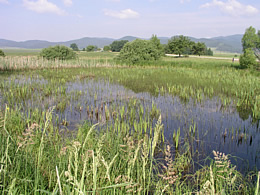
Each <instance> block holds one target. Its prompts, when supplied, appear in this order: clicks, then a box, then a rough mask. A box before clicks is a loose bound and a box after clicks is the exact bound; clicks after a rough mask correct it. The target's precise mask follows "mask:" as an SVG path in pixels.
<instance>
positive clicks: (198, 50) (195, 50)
mask: <svg viewBox="0 0 260 195" xmlns="http://www.w3.org/2000/svg"><path fill="white" fill-rule="evenodd" d="M206 53H207V47H206V45H205V43H201V42H198V43H194V44H193V45H192V54H194V55H199V56H200V55H205V54H206Z"/></svg>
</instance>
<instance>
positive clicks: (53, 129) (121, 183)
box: [0, 52, 260, 195]
mask: <svg viewBox="0 0 260 195" xmlns="http://www.w3.org/2000/svg"><path fill="white" fill-rule="evenodd" d="M36 53H37V52H35V53H33V54H32V55H31V54H30V53H28V56H29V57H28V56H27V54H26V53H23V54H21V55H19V54H20V53H16V54H15V53H13V54H10V56H8V54H7V57H6V58H5V59H3V58H1V59H0V69H1V72H0V74H1V76H0V102H1V112H0V121H1V122H0V129H1V131H0V191H1V192H2V194H255V195H256V194H258V193H259V177H260V172H258V171H259V170H257V169H254V170H249V171H248V172H246V173H245V174H242V173H240V172H239V171H238V170H237V168H236V167H235V165H233V164H231V162H230V158H231V156H230V155H229V154H224V153H221V152H218V151H215V150H214V151H212V153H211V156H208V157H207V158H206V159H205V161H208V163H205V164H203V165H202V162H195V161H194V159H193V154H192V152H191V151H192V147H193V142H194V140H198V137H197V135H198V131H199V130H197V129H196V125H194V123H187V128H186V129H185V130H183V131H184V132H180V130H177V129H176V131H174V132H173V133H172V135H171V139H172V140H173V142H172V143H169V142H167V141H166V138H165V137H164V129H165V128H166V127H164V125H163V120H164V115H165V113H161V111H160V110H159V109H158V108H157V107H156V106H155V105H154V104H153V103H151V102H149V103H148V104H149V106H148V107H145V106H144V105H145V104H142V101H144V100H143V99H142V98H141V99H137V98H135V97H134V96H133V95H132V94H131V93H130V92H129V93H130V94H129V95H124V94H125V93H126V92H125V91H123V89H121V88H120V86H124V87H125V88H126V89H129V90H131V91H133V92H134V93H136V94H138V93H143V92H147V93H148V94H151V96H152V97H158V96H163V95H164V94H168V95H170V96H172V97H175V96H176V97H178V98H180V99H181V100H182V101H183V102H184V104H185V102H186V104H187V101H188V100H189V99H192V100H194V101H195V102H197V103H200V102H204V101H207V100H208V99H212V98H214V97H216V98H218V100H219V104H220V107H222V108H227V107H228V106H231V105H235V108H236V109H237V110H239V111H240V112H241V113H243V116H244V115H247V116H245V118H252V123H259V119H260V85H259V83H260V77H259V73H257V72H253V71H248V70H241V69H239V64H238V62H234V63H232V62H230V60H216V59H197V58H174V57H164V58H163V59H161V60H160V61H158V62H147V63H145V64H141V65H139V66H134V67H129V66H128V65H127V64H118V63H117V62H116V61H114V60H113V58H114V56H116V54H114V53H105V52H102V53H87V52H79V53H78V57H79V58H78V59H77V60H71V61H47V60H44V59H40V58H37V55H36ZM29 54H30V55H29ZM101 81H102V82H103V83H104V84H102V82H101ZM89 82H90V83H91V82H93V83H91V84H90V85H88V83H89ZM95 82H97V83H101V84H99V85H97V86H96V88H94V87H93V86H95ZM110 83H111V84H110ZM112 83H113V84H117V85H119V86H117V85H116V87H115V90H116V93H115V94H114V92H115V91H113V90H112V88H113V87H112ZM81 85H82V86H84V85H86V86H87V88H84V87H82V88H81V87H79V86H81ZM106 90H108V91H107V92H106V96H104V95H102V94H103V93H102V92H103V91H106ZM122 93H123V95H122ZM126 94H127V93H126ZM115 101H118V102H119V103H118V104H115V103H114V102H115ZM72 102H74V103H73V104H72ZM67 112H71V113H73V116H74V115H76V114H77V115H79V116H80V117H82V116H84V117H85V115H83V113H86V115H87V117H86V120H85V122H84V123H83V124H76V125H75V126H73V127H74V128H73V129H68V127H69V126H70V124H69V123H72V122H73V120H69V119H68V118H66V117H67V115H66V113H67ZM81 115H82V116H81ZM71 117H72V116H71ZM71 121H72V122H71ZM133 129H134V130H133ZM183 133H184V134H185V138H184V139H182V140H181V138H180V134H183ZM228 133H230V140H231V134H232V132H231V130H230V132H228ZM240 135H241V134H240V132H238V131H237V134H236V133H234V134H233V136H235V137H236V138H235V141H239V139H240V137H239V136H240ZM232 140H233V138H232ZM235 141H234V142H235ZM195 143H196V141H195ZM195 166H196V167H199V168H196V169H195V168H194V167H195Z"/></svg>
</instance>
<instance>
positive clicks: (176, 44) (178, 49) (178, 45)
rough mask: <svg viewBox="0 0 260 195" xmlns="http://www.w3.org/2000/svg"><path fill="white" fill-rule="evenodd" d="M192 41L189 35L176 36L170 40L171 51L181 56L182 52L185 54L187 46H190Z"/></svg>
mask: <svg viewBox="0 0 260 195" xmlns="http://www.w3.org/2000/svg"><path fill="white" fill-rule="evenodd" d="M190 43H191V41H190V39H189V38H188V37H185V36H183V35H180V36H174V37H173V38H171V39H170V40H169V41H168V47H169V51H170V52H171V53H175V54H178V55H179V56H181V54H184V53H185V51H186V50H187V48H189V47H190Z"/></svg>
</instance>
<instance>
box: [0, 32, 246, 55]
mask: <svg viewBox="0 0 260 195" xmlns="http://www.w3.org/2000/svg"><path fill="white" fill-rule="evenodd" d="M242 37H243V35H231V36H223V37H214V38H200V39H197V38H194V37H189V38H190V39H191V40H192V41H195V42H204V43H205V44H206V45H207V47H210V48H215V49H216V50H218V51H225V52H236V53H241V52H242V45H241V39H242ZM158 38H159V39H160V40H161V43H162V44H167V43H168V40H169V39H170V38H168V37H158ZM135 39H138V37H133V36H125V37H122V38H120V39H112V38H90V37H85V38H81V39H76V40H71V41H65V42H49V41H40V40H29V41H20V42H17V41H11V40H5V39H0V48H10V47H14V48H25V49H42V48H46V47H49V46H54V45H65V46H67V47H69V46H70V44H72V43H76V44H77V45H78V47H79V48H80V49H82V48H84V47H86V46H88V45H96V46H98V47H104V46H105V45H110V44H111V43H112V42H113V41H116V40H128V41H133V40H135ZM139 39H145V38H139Z"/></svg>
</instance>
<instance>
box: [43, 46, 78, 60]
mask: <svg viewBox="0 0 260 195" xmlns="http://www.w3.org/2000/svg"><path fill="white" fill-rule="evenodd" d="M40 56H41V57H43V58H46V59H48V60H54V59H59V60H69V59H75V58H76V56H77V55H76V53H75V52H74V51H73V50H72V49H70V48H68V47H66V46H63V45H56V46H53V47H48V48H45V49H42V51H41V52H40Z"/></svg>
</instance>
